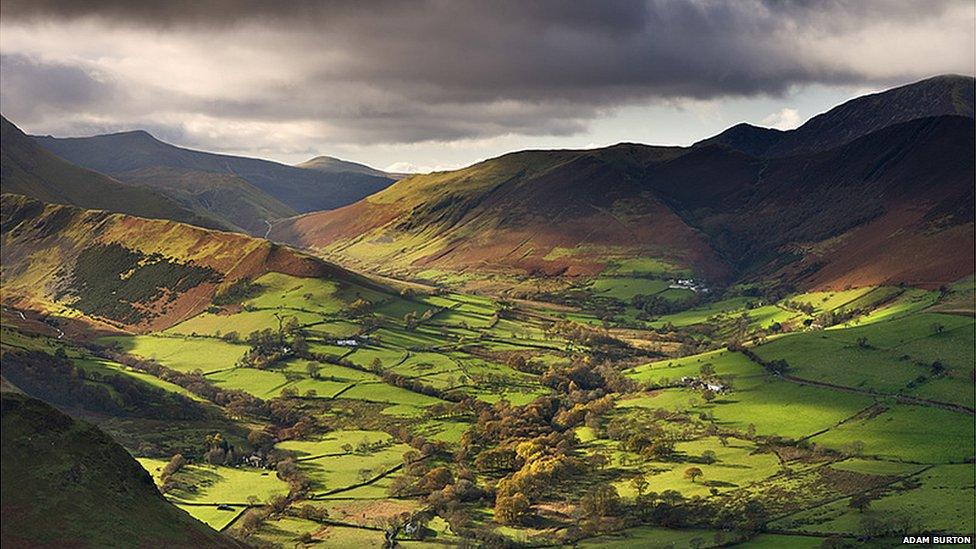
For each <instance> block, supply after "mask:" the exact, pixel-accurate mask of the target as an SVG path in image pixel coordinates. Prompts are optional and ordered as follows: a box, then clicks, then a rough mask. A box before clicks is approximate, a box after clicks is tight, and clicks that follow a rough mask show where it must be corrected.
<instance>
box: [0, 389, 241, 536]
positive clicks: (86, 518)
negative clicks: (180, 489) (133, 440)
mask: <svg viewBox="0 0 976 549" xmlns="http://www.w3.org/2000/svg"><path fill="white" fill-rule="evenodd" d="M0 398H2V400H0V407H2V414H3V416H2V423H3V429H2V431H0V432H2V434H3V444H2V449H3V459H2V461H0V463H2V470H3V482H2V484H0V486H2V492H3V505H2V516H3V521H2V524H3V526H2V535H0V539H2V542H3V546H4V547H11V548H13V547H118V546H122V545H124V546H129V547H239V546H240V545H239V544H237V543H236V542H235V541H233V540H231V539H229V538H226V537H224V536H222V535H220V534H218V533H217V532H215V531H214V530H212V529H211V528H209V527H208V526H206V525H205V524H203V523H201V522H198V521H196V520H194V519H193V518H191V517H190V515H188V514H187V513H186V512H185V511H182V510H180V509H178V508H177V507H175V506H174V505H172V504H171V503H169V502H168V501H166V500H165V499H164V498H163V496H162V495H161V494H160V493H159V491H158V490H157V489H156V486H155V484H153V480H152V477H150V476H149V473H147V472H146V471H145V469H143V468H142V466H140V465H139V463H138V462H137V461H136V460H135V459H133V458H132V456H130V455H129V453H128V452H126V451H125V449H123V448H122V447H121V446H119V445H118V444H116V443H115V442H114V441H113V440H112V439H111V438H109V436H108V435H106V434H105V433H103V432H101V431H100V430H98V429H97V428H96V427H94V426H92V425H89V424H87V423H84V422H80V421H75V420H72V419H71V418H69V417H68V416H66V415H64V414H62V413H61V412H59V411H57V410H55V409H54V408H52V407H50V406H48V405H47V404H45V403H43V402H41V401H39V400H36V399H33V398H30V397H28V396H26V395H23V394H19V393H11V392H7V391H4V392H3V393H0Z"/></svg>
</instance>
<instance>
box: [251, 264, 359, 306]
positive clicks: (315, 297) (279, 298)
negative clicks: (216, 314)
mask: <svg viewBox="0 0 976 549" xmlns="http://www.w3.org/2000/svg"><path fill="white" fill-rule="evenodd" d="M254 282H255V283H256V284H258V285H259V286H260V287H261V292H260V293H259V294H258V295H257V296H254V297H251V298H249V299H247V300H245V301H244V304H245V305H248V306H251V307H254V308H258V309H277V308H290V309H302V310H305V311H313V312H317V313H325V314H328V313H337V312H339V311H341V310H342V309H343V307H344V306H345V305H346V304H345V303H344V302H343V301H342V300H340V299H339V298H338V297H337V295H336V294H337V292H338V291H339V284H337V283H336V282H334V281H331V280H324V279H321V278H298V277H295V276H290V275H286V274H282V273H268V274H266V275H264V276H262V277H260V278H258V279H257V280H255V281H254Z"/></svg>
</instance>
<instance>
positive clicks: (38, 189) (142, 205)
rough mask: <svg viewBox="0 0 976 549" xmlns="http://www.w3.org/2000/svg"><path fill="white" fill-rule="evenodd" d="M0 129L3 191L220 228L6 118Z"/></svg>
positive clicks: (214, 223) (173, 202) (3, 119)
mask: <svg viewBox="0 0 976 549" xmlns="http://www.w3.org/2000/svg"><path fill="white" fill-rule="evenodd" d="M0 128H2V134H0V183H2V185H3V191H4V192H7V193H16V194H22V195H25V196H31V197H33V198H36V199H38V200H44V201H47V202H53V203H56V204H70V205H74V206H80V207H83V208H92V209H99V210H107V211H112V212H121V213H128V214H132V215H138V216H142V217H151V218H156V219H172V220H175V221H183V222H186V223H193V224H196V225H202V226H208V227H220V226H221V225H219V224H217V223H216V222H214V221H212V220H208V219H204V218H203V217H201V216H199V215H197V214H194V213H193V212H191V211H189V210H188V209H186V208H183V207H181V206H180V205H179V204H177V203H176V202H175V201H173V200H171V199H169V198H167V197H166V196H164V195H162V194H160V193H157V192H153V191H151V190H148V189H141V188H137V187H133V186H131V185H125V184H123V183H121V182H119V181H116V180H115V179H112V178H111V177H107V176H105V175H102V174H100V173H97V172H94V171H91V170H88V169H85V168H82V167H79V166H76V165H74V164H72V163H70V162H68V161H66V160H64V159H62V158H59V157H57V156H55V155H54V154H52V153H51V152H49V151H47V150H46V149H44V148H43V147H41V146H39V145H38V144H37V143H35V142H34V140H33V139H31V138H30V137H28V136H27V135H25V134H24V132H22V131H20V128H18V127H17V126H15V125H14V124H12V123H11V122H10V121H9V120H7V119H6V118H3V117H0Z"/></svg>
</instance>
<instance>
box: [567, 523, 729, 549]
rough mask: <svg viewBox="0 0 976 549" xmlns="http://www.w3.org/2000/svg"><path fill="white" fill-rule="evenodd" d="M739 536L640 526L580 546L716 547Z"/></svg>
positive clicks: (630, 548)
mask: <svg viewBox="0 0 976 549" xmlns="http://www.w3.org/2000/svg"><path fill="white" fill-rule="evenodd" d="M717 535H718V536H720V538H719V539H721V541H720V542H719V543H715V540H716V536H717ZM738 538H739V536H738V535H737V534H735V533H734V532H719V531H717V530H674V529H669V528H661V527H658V526H639V527H636V528H628V529H626V530H621V531H620V532H615V533H613V534H607V535H604V536H598V537H595V538H589V539H585V540H582V541H580V542H579V544H578V546H579V547H601V548H610V549H643V548H649V549H657V548H660V549H664V548H673V547H693V546H695V545H697V544H699V543H700V544H701V545H700V546H701V547H715V546H717V545H722V544H723V543H727V542H729V541H733V540H735V539H738Z"/></svg>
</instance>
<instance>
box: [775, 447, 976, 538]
mask: <svg viewBox="0 0 976 549" xmlns="http://www.w3.org/2000/svg"><path fill="white" fill-rule="evenodd" d="M915 478H916V479H917V484H914V485H906V484H904V483H901V484H897V485H895V486H893V487H891V488H889V489H887V490H885V491H884V493H883V495H882V496H881V497H880V498H879V499H876V500H875V501H872V502H871V504H870V507H869V508H868V510H866V511H865V512H863V513H861V512H859V511H856V510H854V509H851V508H850V507H849V506H848V503H849V500H848V499H843V500H840V501H836V502H833V503H830V504H827V505H824V506H821V507H816V508H814V509H810V510H808V511H804V512H801V513H798V514H796V515H793V516H790V517H788V518H786V519H783V520H781V521H778V522H775V523H773V527H774V528H788V529H791V530H799V531H803V532H812V533H819V534H832V533H846V532H855V533H860V532H861V531H862V526H861V521H862V520H863V519H864V518H868V517H877V518H882V519H883V518H888V517H892V516H908V517H910V520H911V521H912V523H913V524H914V528H916V529H917V530H918V531H924V532H950V533H964V532H972V531H973V530H974V526H976V525H974V518H973V508H974V506H976V497H974V492H973V484H974V482H976V478H974V469H973V466H972V464H961V465H939V466H937V467H934V468H932V469H929V470H928V471H925V472H924V473H922V474H920V475H918V476H916V477H915Z"/></svg>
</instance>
